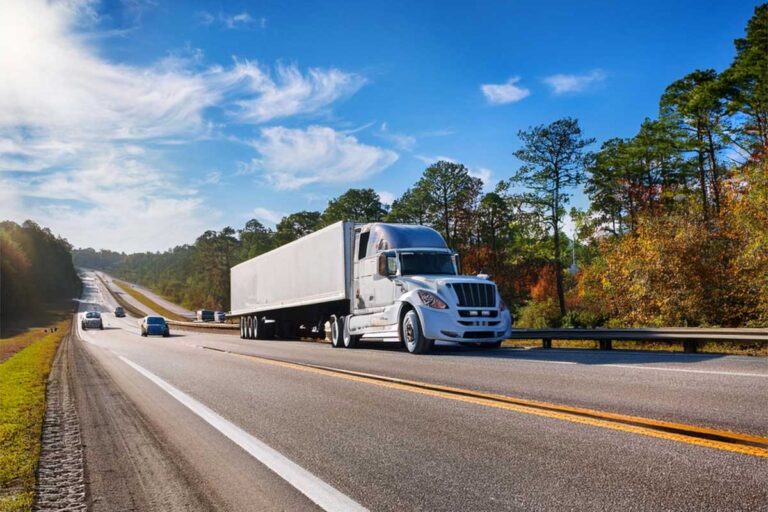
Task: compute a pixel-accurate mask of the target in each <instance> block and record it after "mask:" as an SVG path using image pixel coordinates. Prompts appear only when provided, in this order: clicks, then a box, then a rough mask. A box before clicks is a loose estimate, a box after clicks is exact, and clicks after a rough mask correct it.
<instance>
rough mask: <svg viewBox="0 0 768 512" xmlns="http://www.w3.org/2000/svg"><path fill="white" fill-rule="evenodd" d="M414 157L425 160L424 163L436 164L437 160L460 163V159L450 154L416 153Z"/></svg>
mask: <svg viewBox="0 0 768 512" xmlns="http://www.w3.org/2000/svg"><path fill="white" fill-rule="evenodd" d="M414 157H415V158H416V159H417V160H420V161H422V162H424V163H425V164H427V165H432V164H434V163H437V162H440V161H443V162H450V163H452V164H457V163H459V161H458V160H456V159H455V158H452V157H450V156H445V155H436V156H429V155H414Z"/></svg>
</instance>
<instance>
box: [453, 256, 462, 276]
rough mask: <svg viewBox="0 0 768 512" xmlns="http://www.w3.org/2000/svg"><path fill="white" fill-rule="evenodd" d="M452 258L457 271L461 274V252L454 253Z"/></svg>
mask: <svg viewBox="0 0 768 512" xmlns="http://www.w3.org/2000/svg"><path fill="white" fill-rule="evenodd" d="M451 259H452V260H453V266H454V268H455V269H456V273H457V274H461V256H459V253H457V252H456V253H453V255H452V256H451Z"/></svg>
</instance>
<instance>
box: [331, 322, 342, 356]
mask: <svg viewBox="0 0 768 512" xmlns="http://www.w3.org/2000/svg"><path fill="white" fill-rule="evenodd" d="M331 346H332V347H333V348H342V347H344V317H337V316H336V315H331Z"/></svg>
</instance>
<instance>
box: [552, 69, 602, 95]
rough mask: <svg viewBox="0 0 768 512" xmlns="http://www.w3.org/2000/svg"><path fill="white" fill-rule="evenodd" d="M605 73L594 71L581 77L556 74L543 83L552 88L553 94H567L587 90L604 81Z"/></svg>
mask: <svg viewBox="0 0 768 512" xmlns="http://www.w3.org/2000/svg"><path fill="white" fill-rule="evenodd" d="M605 77H606V75H605V72H604V71H602V70H600V69H595V70H593V71H590V72H589V73H586V74H583V75H569V74H561V73H559V74H556V75H550V76H548V77H546V78H544V83H545V84H547V85H548V86H549V87H550V88H552V93H553V94H558V95H559V94H568V93H576V92H582V91H585V90H587V89H588V88H589V87H591V86H592V85H594V84H596V83H599V82H602V81H603V80H605Z"/></svg>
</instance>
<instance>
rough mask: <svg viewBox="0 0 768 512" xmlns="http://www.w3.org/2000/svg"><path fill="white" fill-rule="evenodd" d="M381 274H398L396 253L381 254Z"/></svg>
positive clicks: (388, 275)
mask: <svg viewBox="0 0 768 512" xmlns="http://www.w3.org/2000/svg"><path fill="white" fill-rule="evenodd" d="M378 267H379V275H380V276H385V277H390V276H394V275H397V257H396V256H395V255H394V254H391V253H390V254H387V253H381V254H379V261H378Z"/></svg>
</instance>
